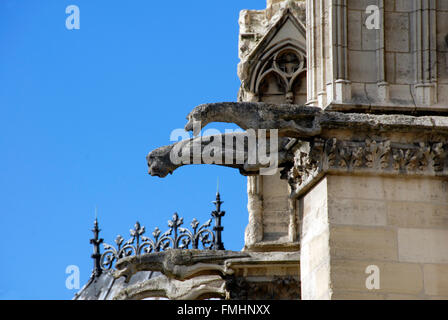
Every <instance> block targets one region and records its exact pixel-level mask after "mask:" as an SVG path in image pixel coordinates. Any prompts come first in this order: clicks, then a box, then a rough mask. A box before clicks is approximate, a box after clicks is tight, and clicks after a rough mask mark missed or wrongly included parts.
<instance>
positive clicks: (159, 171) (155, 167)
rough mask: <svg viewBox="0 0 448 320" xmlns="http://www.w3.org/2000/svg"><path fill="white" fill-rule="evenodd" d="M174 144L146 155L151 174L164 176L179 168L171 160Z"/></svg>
mask: <svg viewBox="0 0 448 320" xmlns="http://www.w3.org/2000/svg"><path fill="white" fill-rule="evenodd" d="M172 149H173V146H172V145H171V146H165V147H161V148H158V149H156V150H154V151H152V152H150V153H149V154H148V155H147V156H146V161H147V162H148V173H149V174H150V175H151V176H153V177H154V176H157V177H159V178H164V177H166V176H167V175H168V174H172V173H173V171H174V170H175V169H176V168H177V166H175V165H174V164H173V163H172V162H171V160H170V152H171V150H172Z"/></svg>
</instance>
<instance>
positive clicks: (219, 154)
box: [146, 132, 295, 178]
mask: <svg viewBox="0 0 448 320" xmlns="http://www.w3.org/2000/svg"><path fill="white" fill-rule="evenodd" d="M248 140H249V139H247V133H246V132H234V133H225V134H221V135H212V136H206V137H197V138H193V139H189V140H183V141H180V142H177V143H174V144H172V145H169V146H164V147H161V148H158V149H156V150H154V151H152V152H150V153H149V154H148V156H147V157H146V160H147V163H148V173H149V174H150V175H151V176H157V177H160V178H164V177H166V176H167V175H168V174H172V173H173V172H174V170H176V169H177V168H179V167H182V166H185V165H188V164H203V163H209V164H216V165H221V166H226V167H230V168H236V169H239V171H240V173H241V174H242V175H245V176H249V175H257V174H259V171H260V168H263V167H266V166H267V164H262V163H260V162H259V161H258V160H259V159H258V158H257V159H256V161H253V162H251V161H249V160H250V155H249V149H250V148H249V146H248ZM229 141H233V142H236V141H243V143H242V145H241V146H240V147H239V146H237V143H231V144H229V143H228V142H229ZM276 142H277V143H278V148H275V152H276V154H274V153H272V154H271V153H270V150H271V146H270V143H271V142H270V138H267V140H266V145H265V146H264V147H265V150H266V152H267V154H268V156H269V157H270V158H271V157H274V156H275V157H276V159H277V161H278V166H279V167H282V166H283V165H284V164H285V163H289V162H292V161H293V155H292V154H291V153H290V152H288V150H289V148H290V146H291V145H292V144H293V143H294V142H295V140H292V139H290V138H279V139H278V141H276ZM255 147H256V148H259V144H258V143H257V144H256V145H255ZM196 150H199V152H197V151H196ZM255 151H256V152H255V153H258V152H257V150H255ZM195 152H196V153H195ZM197 153H199V156H201V155H206V154H207V155H209V154H212V156H209V157H208V159H209V161H208V162H207V161H204V158H206V157H205V156H202V157H200V159H199V160H197V159H195V157H196V156H197ZM173 157H176V159H177V161H173ZM229 159H231V160H230V161H229ZM213 160H214V162H212V161H213Z"/></svg>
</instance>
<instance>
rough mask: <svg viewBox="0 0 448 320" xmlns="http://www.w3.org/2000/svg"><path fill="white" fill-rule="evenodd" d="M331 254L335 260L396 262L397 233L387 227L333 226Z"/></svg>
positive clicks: (331, 230) (331, 231) (331, 229)
mask: <svg viewBox="0 0 448 320" xmlns="http://www.w3.org/2000/svg"><path fill="white" fill-rule="evenodd" d="M330 252H331V257H332V258H335V259H371V260H396V259H397V258H398V251H397V233H396V230H395V229H394V228H387V227H375V228H369V227H349V226H332V227H331V228H330Z"/></svg>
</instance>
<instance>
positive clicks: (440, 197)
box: [383, 178, 448, 204]
mask: <svg viewBox="0 0 448 320" xmlns="http://www.w3.org/2000/svg"><path fill="white" fill-rule="evenodd" d="M383 182H384V194H385V195H386V199H387V200H392V201H400V200H404V201H418V202H438V203H440V204H445V203H448V182H447V181H444V180H439V179H432V178H426V179H419V178H417V179H403V178H384V179H383Z"/></svg>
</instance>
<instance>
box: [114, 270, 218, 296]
mask: <svg viewBox="0 0 448 320" xmlns="http://www.w3.org/2000/svg"><path fill="white" fill-rule="evenodd" d="M225 296H226V282H225V280H223V279H222V278H221V277H220V276H198V277H196V278H193V279H188V280H184V281H179V280H175V279H170V278H167V277H163V276H160V277H156V278H154V279H149V280H146V281H144V282H140V283H137V284H134V285H132V286H129V287H127V288H125V289H123V290H121V291H120V292H119V293H118V294H117V295H116V296H115V297H114V300H141V299H147V298H156V297H157V298H160V297H162V298H167V299H170V300H197V299H204V298H209V297H211V298H217V297H219V298H224V297H225Z"/></svg>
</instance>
